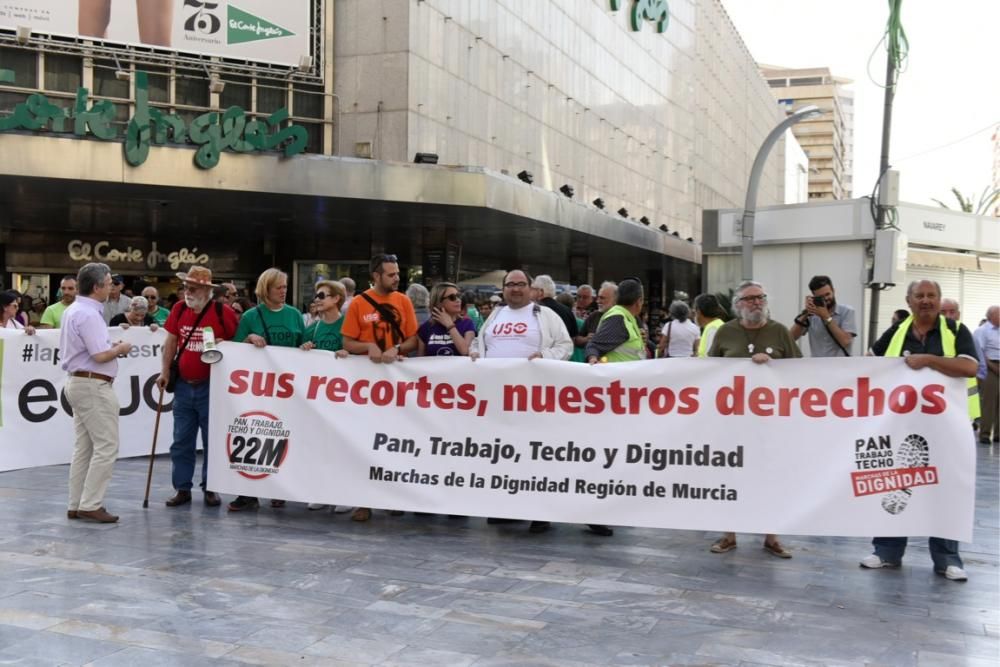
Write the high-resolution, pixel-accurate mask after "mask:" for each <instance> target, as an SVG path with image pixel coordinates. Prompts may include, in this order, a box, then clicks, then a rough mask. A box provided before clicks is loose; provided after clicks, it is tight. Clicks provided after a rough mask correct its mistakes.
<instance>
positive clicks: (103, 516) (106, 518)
mask: <svg viewBox="0 0 1000 667" xmlns="http://www.w3.org/2000/svg"><path fill="white" fill-rule="evenodd" d="M76 516H77V518H78V519H90V520H91V521H96V522H97V523H117V522H118V517H117V516H115V515H114V514H111V513H109V512H108V511H107V510H106V509H104V508H103V507H99V508H97V509H96V510H90V511H89V512H88V511H87V510H77V511H76Z"/></svg>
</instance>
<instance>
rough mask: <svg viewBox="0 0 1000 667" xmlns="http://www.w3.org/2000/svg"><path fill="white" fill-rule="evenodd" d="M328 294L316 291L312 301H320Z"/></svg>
mask: <svg viewBox="0 0 1000 667" xmlns="http://www.w3.org/2000/svg"><path fill="white" fill-rule="evenodd" d="M328 296H330V295H329V294H327V293H326V292H316V296H314V297H313V301H322V300H323V299H325V298H326V297H328Z"/></svg>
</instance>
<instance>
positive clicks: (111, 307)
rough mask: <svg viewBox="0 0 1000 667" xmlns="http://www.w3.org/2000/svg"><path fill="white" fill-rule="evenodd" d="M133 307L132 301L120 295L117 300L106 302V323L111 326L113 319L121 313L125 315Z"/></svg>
mask: <svg viewBox="0 0 1000 667" xmlns="http://www.w3.org/2000/svg"><path fill="white" fill-rule="evenodd" d="M131 306H132V299H130V298H129V297H127V296H125V295H124V294H120V295H118V299H117V300H113V299H110V298H109V299H108V300H107V301H105V302H104V321H105V322H107V323H108V326H110V325H111V319H112V318H113V317H114V316H115V315H118V314H120V313H124V312H125V311H127V310H128V309H129V308H130V307H131Z"/></svg>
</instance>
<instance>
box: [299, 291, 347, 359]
mask: <svg viewBox="0 0 1000 667" xmlns="http://www.w3.org/2000/svg"><path fill="white" fill-rule="evenodd" d="M346 298H347V292H346V291H345V290H344V286H343V285H342V284H340V283H339V282H337V281H336V280H323V281H320V282H318V283H316V296H315V297H313V305H314V306H315V307H316V320H315V321H314V322H313V323H312V324H310V325H309V326H308V327H306V331H305V335H304V336H303V341H304V342H303V343H302V345H301V347H302V349H303V350H312V349H317V350H327V351H328V352H336V353H337V356H338V357H341V358H344V357H346V356H348V354H347V350H345V349H344V337H343V336H342V335H341V333H340V328H341V327H342V326H343V324H344V318H343V313H341V312H340V308H341V306H342V305H343V304H344V300H345V299H346Z"/></svg>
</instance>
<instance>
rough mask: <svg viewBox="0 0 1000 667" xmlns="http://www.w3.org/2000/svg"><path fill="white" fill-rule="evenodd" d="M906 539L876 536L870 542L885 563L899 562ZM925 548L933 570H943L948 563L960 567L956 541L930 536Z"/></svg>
mask: <svg viewBox="0 0 1000 667" xmlns="http://www.w3.org/2000/svg"><path fill="white" fill-rule="evenodd" d="M906 539H907V538H905V537H876V538H875V539H873V540H872V544H873V545H874V546H875V555H876V556H878V557H879V558H881V559H882V560H884V561H886V562H887V563H896V564H899V563H900V562H901V561H902V560H903V553H904V552H905V551H906ZM927 548H928V549H929V550H930V552H931V560H932V561H934V569H935V570H941V571H944V570H945V569H946V568H947V567H948V566H949V565H954V566H955V567H962V557H961V556H959V555H958V542H957V541H956V540H945V539H942V538H940V537H932V538H930V539H929V540H927Z"/></svg>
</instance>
